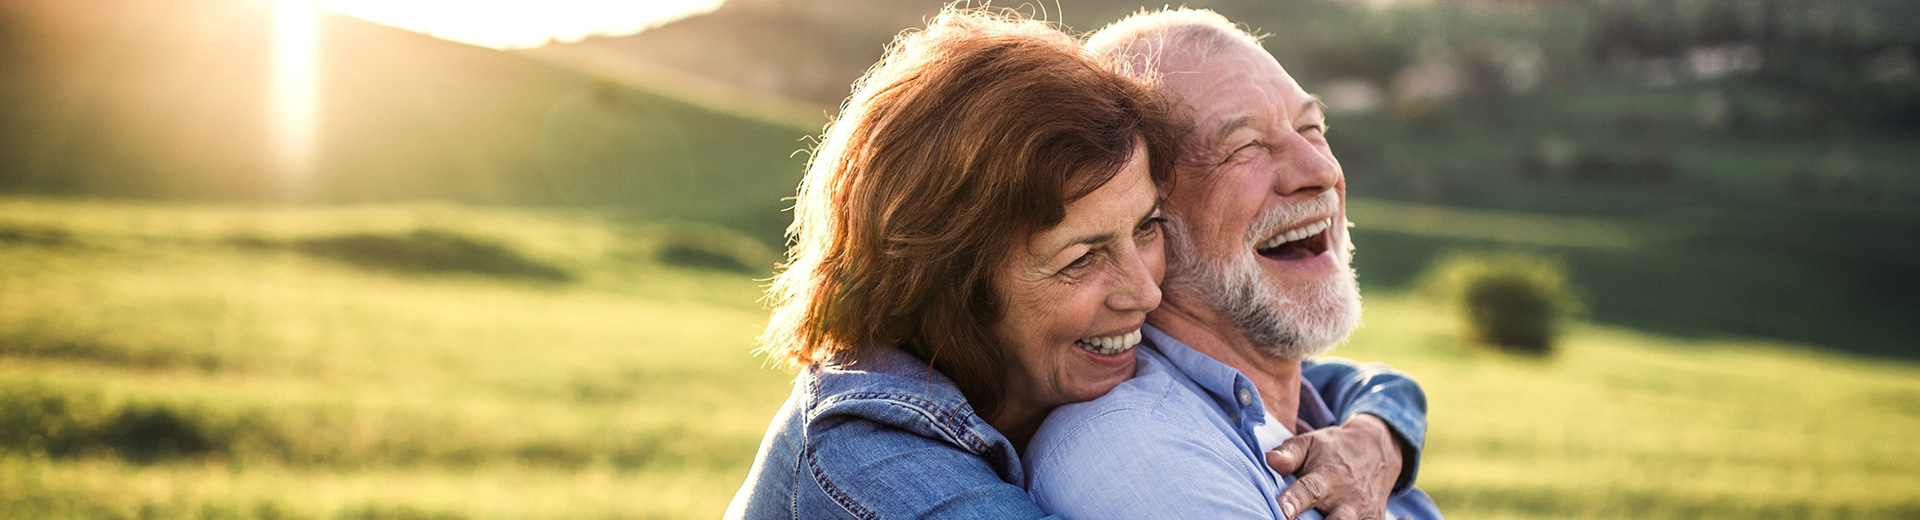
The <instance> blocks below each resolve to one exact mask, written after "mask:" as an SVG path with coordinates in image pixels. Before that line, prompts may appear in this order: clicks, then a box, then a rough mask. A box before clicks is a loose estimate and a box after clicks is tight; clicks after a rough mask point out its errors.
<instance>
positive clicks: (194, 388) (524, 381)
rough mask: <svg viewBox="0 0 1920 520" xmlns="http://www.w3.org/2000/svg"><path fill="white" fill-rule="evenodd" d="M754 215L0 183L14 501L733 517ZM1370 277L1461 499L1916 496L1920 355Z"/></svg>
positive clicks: (1811, 513)
mask: <svg viewBox="0 0 1920 520" xmlns="http://www.w3.org/2000/svg"><path fill="white" fill-rule="evenodd" d="M1356 213H1357V214H1361V215H1363V216H1365V217H1367V218H1369V219H1371V220H1370V221H1371V222H1376V223H1378V224H1377V225H1378V226H1379V227H1380V228H1381V229H1390V230H1392V232H1394V233H1404V234H1410V235H1420V234H1422V233H1428V232H1429V231H1422V227H1421V225H1420V224H1419V223H1420V222H1421V221H1422V220H1421V219H1419V218H1417V215H1419V212H1418V211H1416V210H1415V209H1413V208H1405V207H1400V206H1397V205H1394V204H1390V203H1384V202H1362V203H1361V204H1359V205H1358V206H1357V208H1356ZM1396 215H1399V216H1396ZM1459 216H1460V215H1455V217H1459ZM1465 217H1467V218H1473V217H1475V215H1471V214H1469V215H1465ZM1478 217H1479V218H1495V217H1494V216H1488V215H1478ZM1357 220H1358V218H1357ZM1361 222H1362V223H1363V225H1364V224H1366V223H1367V222H1369V221H1368V220H1361ZM1569 224H1570V225H1571V224H1577V223H1569ZM1585 225H1590V226H1596V227H1593V228H1592V229H1593V230H1595V233H1594V236H1598V237H1605V236H1607V234H1606V233H1604V232H1603V231H1605V230H1606V229H1610V228H1608V227H1607V226H1608V225H1610V224H1606V223H1587V224H1585ZM423 231H424V232H423ZM1432 232H1435V233H1437V232H1438V231H1432ZM1515 236H1527V235H1526V234H1525V233H1519V234H1518V235H1515ZM1543 236H1546V235H1543ZM1543 240H1545V238H1543ZM757 244H758V242H756V241H754V240H753V239H751V238H746V237H729V236H727V235H726V234H725V233H724V232H719V231H715V230H714V229H712V228H704V227H699V226H692V225H686V224H679V225H675V224H635V223H632V222H627V221H622V220H619V219H616V218H612V217H608V216H605V215H600V214H595V213H590V212H556V211H531V210H511V209H476V208H471V207H460V206H451V205H411V206H370V207H345V208H335V209H300V210H292V209H273V208H260V207H251V208H248V207H208V206H177V205H171V206H170V205H158V204H127V203H104V202H71V201H48V200H32V199H25V200H22V199H10V200H5V201H0V511H6V512H7V515H5V516H7V517H8V518H72V517H86V518H708V517H713V516H715V515H717V514H718V512H719V511H720V510H721V509H723V508H724V507H725V503H726V501H727V499H728V498H729V497H730V496H731V495H732V493H733V491H734V489H735V487H736V486H738V485H739V482H740V480H741V479H742V478H743V477H744V475H745V471H746V467H747V465H748V464H749V463H750V462H751V459H752V456H753V450H754V447H755V445H756V443H757V442H758V439H759V437H760V435H761V433H762V431H763V429H764V428H765V425H766V421H767V420H768V419H769V418H770V417H771V414H772V412H773V410H774V409H775V408H776V407H778V406H779V404H780V402H781V401H782V400H783V399H784V397H785V395H786V393H787V382H788V381H789V380H790V376H789V375H787V374H785V373H782V372H780V371H777V370H771V369H766V368H764V367H763V366H762V363H761V361H760V360H758V359H756V358H753V357H751V356H750V355H749V350H750V349H751V348H752V338H753V336H754V335H755V334H756V333H757V332H758V330H759V327H760V325H761V324H762V323H763V321H764V319H765V312H764V311H763V310H762V309H761V308H760V307H759V304H758V302H757V294H758V293H757V291H758V282H756V281H755V280H754V278H755V277H758V276H763V275H764V273H751V274H750V271H751V270H750V269H747V270H743V269H741V268H740V267H739V264H748V265H766V264H765V262H768V261H770V258H771V257H770V256H768V255H770V253H768V252H767V251H766V250H765V249H764V247H760V246H758V245H757ZM1362 247H1363V248H1364V247H1366V245H1365V243H1362ZM1364 250H1365V249H1363V251H1364ZM1364 254H1366V253H1363V255H1364ZM476 259H478V260H476ZM1576 276H1577V273H1576ZM1365 279H1366V278H1365V277H1364V275H1363V280H1365ZM1367 308H1368V310H1367V315H1366V319H1365V321H1366V324H1365V325H1364V326H1363V327H1362V329H1361V330H1360V332H1359V333H1358V334H1357V335H1356V336H1355V338H1354V340H1353V341H1352V342H1351V343H1350V344H1349V345H1346V346H1344V347H1342V348H1341V349H1340V350H1339V351H1337V353H1338V354H1340V355H1344V356H1348V357H1353V358H1358V359H1363V360H1377V361H1384V362H1388V363H1391V364H1393V365H1395V366H1397V367H1400V368H1403V369H1406V370H1408V371H1410V372H1413V373H1414V374H1416V375H1417V376H1419V378H1420V380H1421V382H1422V384H1423V385H1424V386H1425V387H1426V389H1427V392H1428V394H1429V396H1430V398H1431V406H1432V408H1431V418H1432V424H1433V426H1432V430H1431V432H1430V436H1429V441H1428V451H1427V455H1426V459H1425V461H1424V464H1423V468H1424V470H1423V473H1422V475H1421V479H1420V485H1421V486H1422V487H1423V488H1425V489H1427V490H1428V491H1429V492H1430V493H1431V494H1432V495H1433V496H1434V498H1435V499H1436V500H1437V501H1438V502H1439V504H1440V505H1441V507H1442V509H1443V510H1445V511H1447V512H1448V513H1449V515H1450V516H1452V517H1454V518H1495V519H1499V518H1703V517H1720V518H1911V517H1914V516H1915V515H1920V497H1916V496H1915V495H1914V494H1913V490H1915V489H1920V469H1916V468H1915V467H1914V463H1915V462H1920V445H1916V444H1915V443H1913V442H1912V439H1913V438H1914V436H1915V434H1916V433H1920V377H1916V376H1920V365H1916V364H1914V363H1911V362H1904V361H1887V360H1883V359H1865V358H1852V357H1844V356H1841V355H1835V354H1829V353H1826V352H1825V351H1823V350H1819V349H1816V348H1813V346H1809V345H1796V344H1785V343H1774V342H1766V341H1753V340H1742V339H1737V338H1706V339H1702V338H1693V339H1676V338H1673V337H1665V336H1658V335H1650V334H1646V333H1640V332H1635V331H1632V330H1624V329H1620V328H1613V327H1604V326H1596V325H1590V324H1576V325H1575V326H1574V327H1573V328H1572V334H1571V335H1570V337H1569V338H1568V339H1567V340H1566V341H1565V342H1564V343H1563V344H1562V345H1561V349H1560V353H1559V355H1557V356H1556V357H1552V358H1549V359H1545V360H1531V359H1519V358H1512V357H1508V356H1503V355H1500V354H1496V353H1493V352H1490V351H1486V350H1483V349H1481V348H1478V347H1476V346H1473V345H1469V344H1466V343H1463V342H1462V341H1461V340H1459V339H1457V337H1458V334H1457V333H1456V327H1455V321H1454V319H1453V317H1452V316H1451V315H1449V314H1448V313H1447V312H1446V311H1444V310H1440V308H1439V307H1436V306H1434V305H1432V304H1431V303H1429V302H1427V301H1424V300H1422V299H1420V298H1419V297H1416V296H1412V295H1409V294H1402V293H1395V292H1390V291H1384V290H1371V291H1370V292H1369V293H1368V298H1367Z"/></svg>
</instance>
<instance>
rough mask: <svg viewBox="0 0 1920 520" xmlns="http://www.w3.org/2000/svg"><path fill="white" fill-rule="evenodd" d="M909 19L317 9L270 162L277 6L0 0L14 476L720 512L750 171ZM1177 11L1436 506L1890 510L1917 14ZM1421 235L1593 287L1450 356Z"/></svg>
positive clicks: (1700, 9) (740, 365)
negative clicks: (1201, 42)
mask: <svg viewBox="0 0 1920 520" xmlns="http://www.w3.org/2000/svg"><path fill="white" fill-rule="evenodd" d="M940 5H941V3H940V2H937V1H917V0H916V1H898V2H878V1H860V0H817V1H810V2H795V1H779V0H730V1H728V2H726V4H725V5H723V6H722V7H720V8H719V9H718V10H717V11H714V12H712V13H708V14H703V15H698V16H694V17H691V18H687V19H684V20H680V21H677V22H674V23H671V24H667V25H664V26H661V27H658V28H654V29H651V30H648V31H645V32H641V33H639V34H635V35H629V36H618V37H600V38H590V39H587V40H583V41H579V42H572V43H552V44H549V45H546V46H542V47H538V48H532V49H520V50H512V51H501V50H495V49H488V48H482V47H474V46H468V45H463V44H458V43H452V42H448V41H444V40H440V39H436V38H432V37H429V36H426V35H422V34H417V33H413V32H408V31H404V30H399V29H395V28H391V27H386V26H382V25H377V24H373V23H370V22H366V21H362V20H359V19H356V18H351V17H346V16H341V15H335V14H327V13H322V14H321V17H320V19H319V25H318V33H317V40H316V41H317V44H318V52H317V56H318V62H317V64H316V76H315V77H316V78H317V80H318V84H317V85H315V90H314V92H316V94H317V105H316V106H317V112H316V113H317V114H318V118H317V120H316V125H315V126H314V128H313V130H314V135H313V141H312V144H313V147H314V148H313V151H312V154H311V157H312V158H313V162H312V163H311V164H308V165H306V166H305V167H304V169H302V170H301V171H299V172H289V171H285V169H284V168H283V167H281V166H278V163H277V162H276V157H275V156H274V145H273V141H272V139H273V135H274V128H273V125H272V122H271V118H270V117H269V114H270V113H271V112H272V106H271V105H272V104H273V102H274V101H273V98H272V95H271V94H270V92H271V89H272V78H273V71H274V66H275V64H274V63H273V59H274V55H273V53H272V52H271V47H272V45H271V43H272V41H273V36H274V35H273V27H274V25H273V23H272V16H273V11H274V4H273V3H271V2H266V1H264V0H179V1H167V2H159V1H151V0H88V1H83V2H65V1H54V0H26V1H16V2H4V3H0V71H4V72H5V73H4V74H0V197H3V198H0V510H5V511H7V512H8V513H9V515H8V516H12V517H21V518H42V517H45V518H63V517H99V518H121V517H124V518H222V517H234V518H526V517H547V518H580V517H608V518H632V517H703V516H706V517H710V516H713V515H714V514H716V513H717V512H718V510H719V509H720V508H721V507H723V506H724V503H725V500H726V499H727V497H728V496H730V494H731V492H732V490H733V489H734V487H735V486H737V485H738V483H739V482H740V479H741V478H742V477H743V476H744V472H745V467H746V464H748V463H749V462H750V460H751V457H752V455H753V449H754V446H755V445H756V443H757V441H758V438H759V435H760V433H761V431H762V430H763V428H764V425H765V422H766V420H767V419H768V418H769V417H770V416H771V413H772V411H773V409H774V408H776V407H777V406H778V405H779V403H780V400H781V399H782V396H783V395H785V394H786V392H787V388H786V386H785V385H786V381H787V378H788V376H787V375H785V374H783V373H781V372H778V371H775V370H768V369H764V368H763V367H761V366H760V362H759V360H757V359H755V358H753V357H751V356H750V355H749V354H748V351H749V350H750V349H751V348H752V343H751V340H752V338H753V336H754V335H755V334H756V333H757V332H758V329H759V327H760V325H761V324H762V323H764V320H765V312H764V310H762V309H761V308H760V306H759V303H758V300H757V294H758V293H757V291H758V286H759V282H757V281H755V279H756V278H764V277H765V276H766V275H767V274H768V273H769V272H770V270H771V267H772V264H773V262H774V260H775V259H776V258H777V257H778V251H780V250H781V249H782V248H783V240H782V238H781V232H782V230H783V229H784V227H785V225H786V221H787V218H788V217H787V215H786V214H785V213H783V211H782V210H783V209H784V208H785V207H787V205H788V204H789V201H786V200H783V198H785V197H789V196H791V195H792V193H793V190H794V187H795V185H796V183H797V182H798V179H799V176H800V173H801V169H802V167H803V165H804V163H805V161H806V159H807V155H806V153H805V151H806V150H807V149H809V147H810V146H811V143H812V141H811V139H812V137H811V136H814V135H817V134H818V133H819V132H820V130H821V128H822V126H823V125H824V124H825V123H826V121H827V120H828V119H829V117H830V116H831V114H832V113H833V112H834V111H835V110H836V107H837V106H838V105H839V103H840V102H841V100H842V99H843V98H844V97H845V96H846V95H847V94H848V92H849V86H850V85H851V83H852V81H853V80H854V79H855V78H857V77H858V76H859V74H860V73H861V72H862V71H864V70H865V69H866V67H868V66H870V65H871V64H872V63H873V62H874V61H875V60H877V59H878V58H879V57H880V54H881V51H882V49H883V48H884V46H885V44H886V43H887V42H888V41H889V40H890V39H891V38H892V37H893V36H894V35H895V34H897V33H898V32H899V31H900V30H902V29H906V28H911V27H915V26H920V25H923V23H924V20H925V19H926V18H927V17H929V16H931V15H932V14H933V13H934V12H936V11H937V10H938V9H939V7H940ZM1157 5H1158V4H1153V6H1157ZM1188 5H1190V6H1193V7H1205V8H1212V9H1216V10H1218V11H1220V12H1221V13H1223V14H1225V15H1226V16H1228V17H1229V18H1230V19H1233V20H1235V21H1238V22H1240V23H1243V24H1245V25H1247V26H1249V27H1251V28H1254V29H1256V30H1258V31H1260V32H1264V33H1266V34H1268V35H1269V36H1268V37H1267V39H1266V40H1265V45H1266V47H1267V49H1268V50H1269V51H1271V52H1272V53H1273V54H1274V55H1275V56H1276V57H1277V58H1279V60H1280V61H1281V63H1282V64H1284V65H1285V66H1286V67H1287V68H1288V69H1289V71H1290V72H1291V73H1292V74H1293V75H1294V76H1295V77H1296V78H1298V79H1299V80H1300V81H1301V83H1302V84H1303V85H1304V86H1305V87H1307V89H1308V90H1309V91H1312V92H1316V93H1318V94H1319V95H1321V96H1322V97H1323V98H1324V99H1325V100H1326V102H1327V103H1328V105H1329V109H1330V111H1331V119H1330V121H1331V126H1332V130H1331V132H1330V137H1329V138H1330V140H1331V141H1332V142H1333V143H1334V144H1335V146H1334V148H1335V151H1336V154H1337V155H1338V156H1339V157H1340V160H1341V163H1342V165H1343V166H1344V168H1345V170H1346V175H1347V181H1348V184H1349V190H1350V194H1351V196H1352V200H1350V202H1349V216H1350V218H1351V219H1352V220H1353V221H1354V222H1355V223H1356V227H1355V228H1354V229H1353V232H1354V237H1355V241H1356V243H1357V245H1358V248H1359V252H1358V255H1357V257H1356V264H1357V267H1358V270H1359V272H1360V273H1361V283H1362V285H1363V288H1364V291H1365V292H1366V294H1367V298H1368V299H1367V302H1368V311H1367V313H1368V314H1367V317H1366V325H1365V326H1364V327H1363V328H1362V329H1361V330H1360V332H1359V333H1357V334H1356V336H1355V338H1354V340H1353V341H1352V342H1351V343H1350V344H1349V345H1347V346H1344V347H1342V350H1341V351H1340V352H1341V353H1342V355H1346V356H1350V357H1356V358H1360V359H1365V360H1377V361H1384V362H1388V363H1391V364H1393V365H1395V366H1398V367H1401V368H1404V369H1407V370H1409V371H1411V372H1413V373H1415V374H1417V375H1418V376H1420V377H1421V380H1422V383H1423V384H1424V385H1425V386H1426V387H1427V388H1428V390H1429V393H1430V396H1431V397H1432V402H1433V410H1432V413H1433V424H1434V426H1433V428H1434V430H1433V432H1432V434H1431V436H1430V446H1429V452H1428V454H1429V455H1428V457H1429V458H1428V460H1427V461H1426V463H1425V464H1423V466H1422V467H1423V468H1424V470H1423V471H1424V472H1423V474H1422V477H1421V483H1422V486H1423V487H1425V488H1426V489H1428V490H1430V491H1432V493H1433V494H1434V496H1435V497H1436V499H1437V500H1438V501H1439V502H1440V504H1441V506H1442V508H1443V509H1444V510H1447V511H1449V512H1450V513H1451V514H1453V515H1454V516H1456V517H1463V518H1700V517H1763V518H1907V517H1913V516H1916V515H1920V501H1916V499H1915V497H1914V496H1913V495H1912V492H1911V490H1913V489H1920V471H1915V470H1914V469H1913V468H1911V467H1909V466H1912V462H1913V461H1920V451H1916V450H1920V448H1916V447H1915V446H1914V445H1913V443H1912V442H1911V439H1912V438H1913V436H1914V435H1915V433H1917V432H1920V378H1916V377H1915V376H1916V375H1920V365H1916V364H1915V360H1916V358H1920V349H1916V348H1915V346H1914V340H1915V339H1916V338H1920V320H1914V319H1913V315H1914V313H1915V311H1916V309H1920V290H1916V289H1920V269H1916V268H1917V267H1920V211H1916V209H1917V208H1920V175H1916V173H1915V172H1914V171H1913V168H1914V166H1913V165H1914V164H1916V163H1920V161H1916V160H1917V159H1920V147H1916V146H1914V143H1915V142H1916V137H1920V64H1917V63H1916V59H1917V56H1916V53H1920V4H1915V3H1913V2H1907V1H1902V0H1666V1H1655V0H1557V1H1556V0H1476V1H1462V2H1416V1H1401V2H1393V1H1360V0H1354V1H1333V0H1291V1H1286V2H1273V1H1254V0H1234V1H1206V2H1202V1H1196V2H1191V3H1189V4H1188ZM1141 7H1143V6H1142V5H1141V4H1138V3H1127V2H1122V1H1109V0H1102V1H1071V2H1069V1H1067V0H1062V1H1061V2H1057V3H1054V2H1048V3H1044V4H1043V3H1033V4H1026V5H1025V6H1024V7H1022V8H1023V9H1024V10H1026V11H1028V12H1031V13H1035V14H1040V13H1043V12H1044V16H1045V17H1046V18H1049V19H1053V20H1058V21H1060V22H1062V23H1064V24H1065V25H1067V26H1069V27H1071V28H1074V29H1078V30H1093V29H1097V28H1098V27H1100V26H1101V25H1103V24H1105V23H1107V22H1110V21H1112V20H1115V19H1118V18H1119V17H1121V16H1123V15H1125V14H1128V13H1131V12H1134V11H1137V10H1139V9H1140V8H1141ZM1454 251H1480V252H1485V253H1483V254H1481V255H1480V256H1476V257H1472V258H1481V259H1483V260H1484V259H1486V258H1495V259H1498V258H1552V259H1555V260H1554V261H1553V263H1552V265H1554V266H1556V268H1557V269H1559V270H1557V271H1554V272H1555V273H1559V275H1560V276H1562V277H1563V278H1562V279H1558V281H1555V282H1552V283H1550V284H1546V285H1551V286H1553V287H1556V288H1559V290H1566V291H1567V292H1570V293H1574V294H1577V295H1578V296H1579V298H1580V300H1581V301H1582V302H1583V304H1584V305H1583V307H1584V309H1585V310H1584V312H1583V313H1580V314H1578V315H1576V316H1575V317H1574V319H1571V320H1568V321H1564V322H1561V325H1560V326H1559V327H1558V328H1557V329H1555V330H1558V331H1559V334H1558V336H1557V337H1558V338H1559V339H1558V340H1556V341H1554V342H1553V345H1555V346H1554V354H1553V355H1552V356H1549V357H1544V358H1535V357H1526V356H1522V357H1512V356H1507V355H1505V354H1501V353H1500V352H1499V351H1490V350H1486V349H1481V348H1478V347H1475V346H1473V345H1471V344H1470V342H1469V341H1468V339H1467V338H1469V337H1470V336H1471V335H1470V334H1466V333H1464V329H1463V328H1462V327H1460V326H1458V323H1459V321H1460V319H1461V317H1460V316H1459V315H1458V312H1459V310H1458V309H1454V308H1450V307H1447V306H1445V305H1439V304H1436V303H1434V302H1433V301H1432V300H1428V299H1423V298H1420V297H1418V296H1417V295H1416V294H1415V293H1416V292H1418V290H1419V289H1420V288H1421V287H1422V284H1423V283H1433V282H1431V280H1433V279H1434V278H1433V276H1434V275H1430V274H1429V275H1423V273H1438V272H1448V269H1451V268H1449V267H1446V266H1459V265H1467V264H1461V263H1459V262H1458V261H1454V262H1451V263H1449V262H1448V261H1443V260H1444V259H1447V258H1468V257H1455V256H1450V252H1454ZM1488 255H1491V256H1488ZM1495 263H1497V262H1495ZM1473 265H1483V266H1484V265H1488V264H1486V262H1485V261H1481V263H1480V264H1473ZM1496 271H1498V270H1497V269H1496ZM1423 276H1425V277H1423ZM1423 280H1427V281H1426V282H1423Z"/></svg>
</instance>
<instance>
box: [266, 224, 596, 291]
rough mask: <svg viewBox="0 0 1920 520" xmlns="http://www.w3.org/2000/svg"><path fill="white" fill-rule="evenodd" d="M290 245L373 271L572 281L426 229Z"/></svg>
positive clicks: (510, 253) (511, 253)
mask: <svg viewBox="0 0 1920 520" xmlns="http://www.w3.org/2000/svg"><path fill="white" fill-rule="evenodd" d="M291 245H292V247H293V248H294V249H296V250H299V251H301V252H305V253H307V254H311V255H314V256H320V257H326V258H332V259H335V260H340V261H344V262H347V263H351V264H355V265H359V266H361V267H367V268H373V269H386V270H392V271H400V272H408V273H466V274H478V275H486V276H497V277H502V278H520V279H531V280H540V281H548V282H564V281H568V280H571V279H572V278H573V276H572V274H570V273H568V272H567V271H566V270H564V269H561V268H559V267H555V266H553V265H549V264H547V263H544V262H540V261H538V260H534V259H532V258H528V257H527V256H526V255H523V254H520V252H519V251H518V250H515V249H512V248H509V247H507V246H504V245H500V244H497V243H493V242H488V241H485V240H480V239H477V238H473V237H469V236H465V235H461V234H456V233H449V232H446V231H436V230H431V229H421V230H416V231H414V232H413V233H410V234H406V235H397V236H395V235H378V234H366V233H359V234H350V235H339V236H330V237H318V238H309V239H304V240H299V241H296V242H294V243H293V244H291Z"/></svg>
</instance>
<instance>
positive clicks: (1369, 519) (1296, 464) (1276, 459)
mask: <svg viewBox="0 0 1920 520" xmlns="http://www.w3.org/2000/svg"><path fill="white" fill-rule="evenodd" d="M1267 465H1270V466H1273V469H1274V471H1277V472H1280V474H1282V475H1290V474H1295V473H1296V472H1298V476H1299V478H1298V479H1296V480H1294V482H1293V485H1291V486H1287V490H1286V491H1284V492H1282V493H1280V512H1281V513H1282V514H1284V515H1286V517H1287V518H1288V520H1292V519H1293V518H1296V517H1298V516H1300V512H1302V511H1306V510H1308V509H1319V510H1321V511H1324V512H1326V513H1327V520H1374V519H1379V518H1380V517H1381V515H1383V514H1385V513H1386V510H1387V495H1388V494H1391V493H1392V492H1393V483H1394V482H1395V481H1397V480H1399V478H1400V445H1399V443H1398V442H1396V441H1395V440H1394V439H1393V432H1392V431H1391V430H1388V429H1387V424H1386V423H1385V422H1382V421H1381V420H1380V419H1379V418H1378V417H1374V416H1371V415H1366V414H1359V415H1355V416H1354V417H1353V418H1352V419H1348V420H1347V422H1346V424H1342V425H1340V426H1339V427H1336V428H1324V429H1320V430H1314V431H1311V432H1307V433H1306V434H1303V435H1297V436H1294V438H1292V439H1287V441H1286V442H1283V443H1281V444H1280V447H1279V448H1274V450H1273V451H1270V452H1267Z"/></svg>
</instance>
